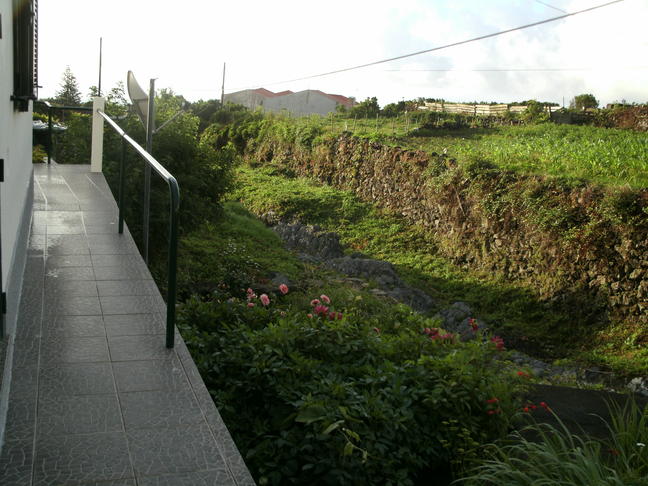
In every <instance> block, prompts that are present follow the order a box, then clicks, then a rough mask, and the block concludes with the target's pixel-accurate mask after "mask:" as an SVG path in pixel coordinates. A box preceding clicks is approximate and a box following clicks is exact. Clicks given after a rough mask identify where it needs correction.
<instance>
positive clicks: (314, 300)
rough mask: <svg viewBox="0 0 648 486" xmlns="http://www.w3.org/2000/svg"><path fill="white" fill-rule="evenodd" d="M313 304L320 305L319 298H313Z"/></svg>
mask: <svg viewBox="0 0 648 486" xmlns="http://www.w3.org/2000/svg"><path fill="white" fill-rule="evenodd" d="M311 305H312V306H315V305H320V301H319V300H317V299H313V300H311Z"/></svg>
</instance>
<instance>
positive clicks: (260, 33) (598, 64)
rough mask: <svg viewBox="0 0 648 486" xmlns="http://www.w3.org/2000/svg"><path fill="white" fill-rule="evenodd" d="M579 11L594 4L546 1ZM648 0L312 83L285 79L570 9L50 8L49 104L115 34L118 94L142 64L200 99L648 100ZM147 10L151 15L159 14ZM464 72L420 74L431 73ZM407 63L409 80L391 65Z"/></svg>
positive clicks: (147, 4) (424, 2)
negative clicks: (306, 92) (250, 93)
mask: <svg viewBox="0 0 648 486" xmlns="http://www.w3.org/2000/svg"><path fill="white" fill-rule="evenodd" d="M548 3H552V4H554V5H556V6H557V7H559V8H562V9H564V10H567V11H574V10H579V9H582V8H586V7H588V6H592V5H593V4H594V3H593V2H592V0H553V2H548ZM647 14H648V0H626V1H625V2H622V3H620V4H617V5H613V6H610V7H606V8H604V9H601V10H599V11H594V12H590V13H586V14H583V15H580V16H575V17H571V18H569V19H566V20H562V21H559V22H556V23H551V24H546V25H543V26H539V27H534V28H532V29H528V30H525V31H519V32H515V33H511V34H507V35H503V36H500V37H496V38H492V39H487V40H484V41H480V42H476V43H473V44H468V45H464V46H460V47H455V48H451V49H447V50H443V51H439V52H436V53H430V54H424V55H421V56H417V57H413V58H408V59H405V60H402V61H397V62H393V63H388V64H382V65H379V66H375V67H371V68H367V69H364V70H358V71H353V72H348V73H343V74H339V75H335V76H327V77H322V78H316V79H311V80H306V81H300V82H292V83H283V84H277V85H271V84H270V83H272V82H273V81H280V80H285V79H291V78H295V77H301V76H305V75H310V74H316V73H321V72H325V71H329V70H334V69H338V68H343V67H347V66H351V65H356V64H362V63H365V62H370V61H374V60H378V59H382V58H386V57H391V56H395V55H399V54H403V53H407V52H413V51H417V50H422V49H427V48H430V47H435V46H439V45H443V44H447V43H450V42H455V41H460V40H463V39H467V38H470V37H475V36H478V35H484V34H488V33H490V32H494V31H497V30H503V29H507V28H511V27H514V26H516V25H522V24H526V23H530V22H535V21H538V20H541V19H544V18H548V17H553V16H556V15H559V12H557V11H555V10H552V9H550V8H547V7H544V6H542V5H541V4H539V3H538V2H535V1H533V0H516V1H511V0H491V1H489V2H488V3H484V2H480V1H468V0H464V1H460V0H456V1H434V2H432V1H431V0H400V1H399V2H393V1H391V0H390V1H387V0H381V1H353V2H349V1H346V2H343V1H341V0H330V1H329V2H326V3H320V2H318V3H315V2H307V1H304V0H301V1H296V0H290V1H287V0H286V1H278V2H268V1H260V0H259V1H252V0H239V1H238V2H227V3H225V2H206V1H199V0H184V1H183V2H160V1H157V2H153V1H149V0H138V1H132V0H131V1H128V2H127V1H125V0H113V1H112V2H111V3H110V4H106V3H104V2H94V1H87V0H85V1H82V0H61V1H58V2H41V5H40V21H39V25H40V28H41V36H40V42H41V49H40V60H41V61H40V62H41V64H40V76H41V79H40V81H41V84H42V85H43V86H44V88H43V90H42V91H41V95H42V96H51V95H52V94H53V93H54V91H55V90H56V89H57V88H58V85H59V83H60V76H61V74H62V72H63V70H64V68H65V66H66V65H68V64H69V65H70V67H71V69H72V71H73V72H74V73H75V74H76V76H77V77H78V79H79V82H80V84H81V87H82V90H83V91H84V92H87V89H88V87H89V86H90V85H92V84H97V71H98V38H99V36H103V38H104V68H103V72H104V78H103V85H104V87H106V88H110V87H112V86H114V84H115V83H116V82H117V81H118V80H121V79H124V78H125V74H126V71H127V70H128V69H132V70H134V71H135V73H136V75H137V76H138V79H139V81H140V82H141V83H142V84H145V83H146V81H147V79H148V77H156V78H158V79H159V80H158V86H159V87H163V86H168V87H172V88H173V89H174V91H176V92H178V93H180V94H184V95H185V96H186V97H187V98H189V99H198V98H213V97H218V96H219V95H220V84H221V69H222V63H223V62H225V61H226V62H227V66H228V68H227V82H226V88H227V90H232V89H235V88H245V87H256V86H266V87H268V88H269V89H275V90H281V89H292V90H300V89H307V88H313V89H322V90H324V91H329V92H335V93H340V94H345V95H348V96H355V97H356V98H358V99H364V98H365V97H367V96H378V98H379V101H380V102H381V104H385V103H388V102H393V101H397V100H400V99H402V98H405V99H410V98H416V97H419V96H424V97H443V98H446V99H452V100H493V101H513V100H523V99H529V98H536V99H542V100H550V101H556V102H561V101H562V97H563V96H565V97H566V98H567V99H569V98H571V97H573V96H574V95H576V94H579V93H582V92H592V93H593V94H595V96H597V97H598V98H599V99H601V100H602V101H603V102H610V101H613V100H620V99H622V98H623V99H626V100H628V101H648V88H647V86H648V69H643V70H639V69H634V70H628V69H622V68H627V67H633V66H634V67H638V66H642V65H643V66H647V65H648V61H645V59H647V57H648V56H646V54H647V50H648V34H647V33H646V30H645V29H644V26H643V24H644V23H645V19H646V18H647ZM147 16H148V17H147ZM525 67H526V68H561V67H564V68H597V70H589V71H565V72H494V73H493V72H490V73H486V72H472V71H470V70H474V69H484V68H525ZM438 68H445V69H453V70H454V71H452V72H421V71H413V70H421V69H438ZM394 69H401V70H402V71H400V72H394V71H390V70H394Z"/></svg>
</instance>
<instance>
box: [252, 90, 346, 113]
mask: <svg viewBox="0 0 648 486" xmlns="http://www.w3.org/2000/svg"><path fill="white" fill-rule="evenodd" d="M337 104H338V103H337V102H336V101H335V100H333V99H331V98H329V97H328V96H325V95H323V94H321V93H319V92H317V91H312V90H305V91H298V92H297V93H293V94H288V95H284V96H277V97H275V98H268V99H267V100H266V101H265V103H264V105H263V108H264V109H265V110H266V111H273V112H280V111H282V110H286V111H288V112H289V113H291V114H292V115H295V116H303V115H312V114H320V115H327V114H328V113H331V112H335V108H336V106H337Z"/></svg>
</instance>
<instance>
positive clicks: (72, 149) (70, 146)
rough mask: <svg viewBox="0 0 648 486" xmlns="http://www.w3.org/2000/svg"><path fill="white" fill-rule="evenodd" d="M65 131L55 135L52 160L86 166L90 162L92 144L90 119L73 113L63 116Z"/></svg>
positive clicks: (87, 116)
mask: <svg viewBox="0 0 648 486" xmlns="http://www.w3.org/2000/svg"><path fill="white" fill-rule="evenodd" d="M64 125H65V127H66V130H65V131H64V132H61V133H60V134H57V135H56V136H55V141H54V155H53V157H54V160H56V161H57V162H59V163H61V164H87V163H89V162H90V148H91V143H92V117H91V116H90V115H87V114H85V113H77V112H74V111H70V112H67V113H66V114H65V122H64Z"/></svg>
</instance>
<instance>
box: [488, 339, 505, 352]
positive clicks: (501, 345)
mask: <svg viewBox="0 0 648 486" xmlns="http://www.w3.org/2000/svg"><path fill="white" fill-rule="evenodd" d="M491 342H492V343H494V344H495V347H496V348H497V350H498V351H504V350H505V349H506V348H505V347H504V340H503V339H502V338H501V337H499V336H493V337H492V338H491Z"/></svg>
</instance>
